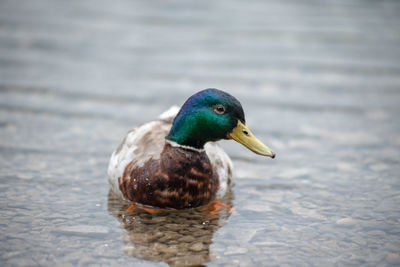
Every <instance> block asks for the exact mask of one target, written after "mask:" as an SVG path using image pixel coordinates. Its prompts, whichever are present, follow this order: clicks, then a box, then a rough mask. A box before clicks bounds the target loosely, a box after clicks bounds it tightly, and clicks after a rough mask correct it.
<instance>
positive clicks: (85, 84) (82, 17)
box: [0, 0, 400, 266]
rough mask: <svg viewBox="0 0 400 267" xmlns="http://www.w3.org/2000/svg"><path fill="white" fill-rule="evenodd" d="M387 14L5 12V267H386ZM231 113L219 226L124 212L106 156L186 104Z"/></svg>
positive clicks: (47, 5) (126, 8) (283, 6)
mask: <svg viewBox="0 0 400 267" xmlns="http://www.w3.org/2000/svg"><path fill="white" fill-rule="evenodd" d="M399 15H400V3H398V2H397V1H376V2H374V1H368V2H365V1H352V2H348V1H335V2H325V1H314V2H313V4H310V3H299V2H298V1H285V2H283V3H281V2H278V1H254V2H251V3H249V4H244V2H240V1H230V2H229V3H228V2H225V1H222V2H220V1H218V2H217V1H202V2H185V3H184V4H182V3H181V2H177V1H154V2H148V1H147V2H140V1H125V2H119V3H118V4H117V3H113V4H111V3H109V2H106V1H104V2H103V1H100V2H99V1H85V2H81V1H76V2H65V1H44V0H41V1H34V2H31V1H25V2H23V3H20V2H18V3H17V2H16V1H2V3H1V4H0V166H1V168H0V181H1V183H0V207H1V219H0V241H1V242H0V246H1V248H0V265H2V266H14V265H16V266H35V265H46V266H53V265H62V266H68V265H81V266H86V265H96V266H97V265H106V266H107V265H118V266H119V265H135V266H153V265H160V266H163V265H165V264H170V265H190V264H205V265H210V266H260V265H291V266H293V265H295V266H304V265H324V266H325V265H363V266H377V265H399V264H400V241H399V240H400V208H399V207H400V181H399V179H400V177H399V173H400V135H399V133H400V123H399V119H398V114H400V104H399V103H400V78H399V77H400V65H399V62H400V49H399V47H400V35H399V34H398V33H399V29H400V16H399ZM207 87H217V88H220V89H224V90H226V91H229V92H230V93H231V94H233V95H234V96H236V97H237V98H238V99H239V100H240V101H241V102H242V105H243V107H244V110H245V112H246V120H247V124H248V125H249V126H250V128H251V129H252V131H253V133H254V134H256V135H257V136H258V137H259V139H261V140H263V141H264V142H265V143H266V144H267V145H269V146H270V147H271V148H273V149H274V151H275V152H276V153H277V158H275V159H274V160H272V159H269V158H263V157H260V156H257V155H254V154H252V153H251V152H250V151H248V150H246V149H245V148H243V147H241V146H240V145H239V144H237V143H234V142H233V141H223V142H222V145H223V146H224V148H225V149H226V150H227V152H228V154H229V155H231V157H232V159H233V161H234V164H235V171H234V179H233V184H232V188H231V190H232V192H231V193H230V194H228V195H227V197H226V199H225V201H226V202H227V203H229V204H231V206H232V207H234V208H235V210H236V212H237V214H231V213H229V212H227V211H225V210H222V212H221V213H220V214H219V215H207V214H205V213H204V212H203V211H202V210H188V211H169V212H162V213H160V214H155V215H150V214H147V213H145V212H139V213H137V214H131V213H127V212H125V210H126V208H127V207H128V205H129V203H125V202H120V201H117V200H116V199H114V198H113V197H112V196H109V192H108V191H109V186H108V184H107V180H106V169H107V164H108V159H109V156H110V154H111V152H112V151H113V150H114V149H115V148H116V147H117V145H118V144H119V142H120V141H121V140H122V138H123V137H124V134H125V133H126V132H127V131H128V130H129V129H130V128H132V127H134V126H136V125H139V124H141V123H144V122H146V121H149V120H152V119H154V118H156V117H157V116H158V114H160V113H161V112H162V111H164V110H165V109H167V108H169V107H170V106H171V105H173V104H177V105H181V104H182V103H183V102H184V101H185V99H186V98H187V97H188V96H190V95H191V94H193V93H194V92H196V91H198V90H200V89H203V88H207Z"/></svg>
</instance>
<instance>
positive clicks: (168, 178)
mask: <svg viewBox="0 0 400 267" xmlns="http://www.w3.org/2000/svg"><path fill="white" fill-rule="evenodd" d="M178 110H179V109H178V108H177V107H173V108H171V109H170V110H169V111H167V112H165V113H164V114H163V115H161V116H160V118H159V119H158V120H156V121H152V122H149V123H146V124H144V125H142V126H139V127H137V128H135V129H133V130H131V131H129V132H128V134H127V136H126V137H125V138H124V140H123V141H122V143H121V144H120V145H119V147H118V148H117V149H116V150H115V151H114V152H113V154H112V156H111V159H110V163H109V166H108V180H109V183H110V185H111V191H112V192H113V193H114V194H116V195H118V196H120V197H121V198H124V199H127V200H129V201H132V202H135V203H139V204H143V205H148V206H154V207H160V208H174V209H185V208H193V207H198V206H202V205H205V204H207V203H209V202H210V201H212V200H214V199H218V198H222V197H223V196H224V194H225V192H226V189H227V186H228V183H229V182H230V179H231V175H232V161H231V160H230V158H229V156H228V155H227V154H226V153H225V151H224V150H223V149H222V148H221V147H220V146H219V145H218V144H217V143H216V142H215V141H217V140H219V139H234V140H236V141H238V140H239V141H238V142H240V143H242V144H244V145H245V146H247V147H248V148H250V149H251V150H253V151H254V152H256V153H258V154H262V153H264V155H268V156H271V155H273V156H274V154H273V153H272V152H271V151H270V150H269V148H268V147H266V146H265V145H263V144H262V143H260V144H262V145H263V146H264V147H265V148H264V147H262V146H261V145H260V144H258V143H256V144H255V145H254V143H251V144H250V145H248V144H247V143H246V142H247V139H249V138H248V135H249V134H248V133H250V132H249V130H248V128H245V130H243V129H242V128H240V127H242V126H243V125H244V113H243V110H242V108H241V106H240V103H239V102H238V101H237V100H236V99H235V98H233V97H232V96H231V95H229V94H227V93H225V92H223V91H220V90H217V89H207V90H203V91H200V92H199V93H197V94H195V95H193V96H192V97H190V98H189V99H188V100H187V101H186V102H185V104H184V105H183V106H182V108H181V109H180V110H179V112H178ZM239 126H240V127H239ZM244 127H245V125H244ZM244 133H246V135H247V137H246V136H245V134H244ZM250 134H251V133H250ZM243 138H244V139H246V138H247V139H246V140H244V139H243ZM251 138H253V139H255V137H252V136H251ZM251 138H250V139H251ZM241 139H243V140H244V141H243V140H241ZM250 139H249V140H250ZM256 141H257V142H259V141H258V139H256ZM249 142H250V141H249ZM257 146H258V147H257ZM263 149H264V150H263ZM268 153H269V154H268ZM271 153H272V154H271Z"/></svg>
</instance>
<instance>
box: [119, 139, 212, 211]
mask: <svg viewBox="0 0 400 267" xmlns="http://www.w3.org/2000/svg"><path fill="white" fill-rule="evenodd" d="M134 166H135V160H133V161H132V162H131V163H130V164H128V166H127V167H126V168H125V171H124V175H123V177H120V178H119V180H118V181H119V187H120V190H121V191H122V192H123V194H124V196H125V197H126V198H128V199H129V200H131V201H133V202H137V203H141V204H145V205H151V206H155V207H161V208H166V207H168V208H175V209H184V208H191V207H198V206H201V205H204V204H207V203H208V202H209V201H211V200H213V199H214V198H215V195H216V192H217V189H218V177H217V174H214V173H213V170H212V167H211V163H210V160H209V159H208V156H207V154H206V153H205V152H204V151H203V152H197V151H194V150H190V149H185V148H182V147H174V146H171V145H170V144H169V143H165V145H164V148H163V151H162V152H161V155H160V158H159V159H157V160H155V159H152V158H151V159H149V160H148V161H147V162H145V163H144V165H143V166H141V167H134Z"/></svg>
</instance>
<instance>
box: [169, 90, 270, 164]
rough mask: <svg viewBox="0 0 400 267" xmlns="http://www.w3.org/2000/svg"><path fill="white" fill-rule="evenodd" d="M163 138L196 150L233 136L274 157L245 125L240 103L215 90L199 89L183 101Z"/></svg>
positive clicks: (257, 150)
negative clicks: (206, 144)
mask: <svg viewBox="0 0 400 267" xmlns="http://www.w3.org/2000/svg"><path fill="white" fill-rule="evenodd" d="M166 139H168V140H171V141H174V142H176V143H178V144H180V145H184V146H189V147H193V148H198V149H201V148H203V146H204V144H205V143H207V142H209V141H217V140H220V139H234V140H235V141H237V142H239V143H241V144H243V145H244V146H246V147H247V148H249V149H250V150H252V151H253V152H255V153H257V154H261V155H266V156H271V157H273V156H274V154H273V152H271V151H270V149H269V148H268V147H266V146H265V145H264V144H262V143H261V142H260V141H258V139H257V138H255V137H254V136H253V135H252V134H251V132H250V130H249V129H248V128H247V127H246V124H245V118H244V112H243V108H242V105H241V104H240V102H239V101H238V100H237V99H236V98H235V97H233V96H232V95H230V94H228V93H226V92H224V91H221V90H218V89H206V90H203V91H200V92H198V93H196V94H194V95H192V96H191V97H190V98H189V99H188V100H186V102H185V103H184V104H183V106H182V108H181V109H180V111H179V113H178V115H176V117H175V119H174V122H173V124H172V128H171V131H170V132H169V134H168V136H167V137H166Z"/></svg>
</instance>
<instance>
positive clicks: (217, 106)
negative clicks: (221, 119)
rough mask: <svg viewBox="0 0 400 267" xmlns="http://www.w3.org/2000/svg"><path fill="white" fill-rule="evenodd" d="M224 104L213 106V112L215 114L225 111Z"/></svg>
mask: <svg viewBox="0 0 400 267" xmlns="http://www.w3.org/2000/svg"><path fill="white" fill-rule="evenodd" d="M225 110H226V109H225V106H223V105H221V104H218V105H215V106H214V112H215V113H217V114H224V113H225Z"/></svg>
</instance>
